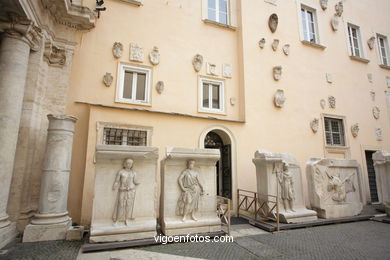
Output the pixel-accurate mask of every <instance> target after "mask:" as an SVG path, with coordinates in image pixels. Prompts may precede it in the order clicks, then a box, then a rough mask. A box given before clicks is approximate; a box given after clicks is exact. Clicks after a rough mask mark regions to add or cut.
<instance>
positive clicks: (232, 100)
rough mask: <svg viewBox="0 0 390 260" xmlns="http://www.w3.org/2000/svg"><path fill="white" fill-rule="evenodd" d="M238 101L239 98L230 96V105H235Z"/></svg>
mask: <svg viewBox="0 0 390 260" xmlns="http://www.w3.org/2000/svg"><path fill="white" fill-rule="evenodd" d="M236 103H237V98H235V97H231V98H230V105H232V106H234V105H235V104H236Z"/></svg>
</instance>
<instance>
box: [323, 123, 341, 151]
mask: <svg viewBox="0 0 390 260" xmlns="http://www.w3.org/2000/svg"><path fill="white" fill-rule="evenodd" d="M324 120H325V137H326V144H327V145H331V146H345V138H344V124H343V120H342V119H337V118H329V117H325V118H324Z"/></svg>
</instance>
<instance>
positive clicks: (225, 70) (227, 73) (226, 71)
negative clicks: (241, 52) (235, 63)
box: [222, 64, 233, 78]
mask: <svg viewBox="0 0 390 260" xmlns="http://www.w3.org/2000/svg"><path fill="white" fill-rule="evenodd" d="M232 73H233V68H232V65H231V64H222V76H223V77H225V78H231V77H232Z"/></svg>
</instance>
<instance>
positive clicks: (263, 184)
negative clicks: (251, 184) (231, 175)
mask: <svg viewBox="0 0 390 260" xmlns="http://www.w3.org/2000/svg"><path fill="white" fill-rule="evenodd" d="M252 161H253V163H254V164H255V165H256V178H257V192H258V194H263V195H273V196H276V195H278V196H279V217H280V222H283V223H300V222H307V221H313V220H316V219H317V213H316V212H315V211H313V210H309V209H307V208H306V207H305V201H304V197H303V189H302V176H301V169H300V167H299V164H298V162H297V160H296V159H295V158H294V157H293V156H292V155H291V154H287V153H270V152H267V151H261V150H259V151H256V153H255V158H254V159H253V160H252ZM283 167H285V168H284V169H283ZM291 206H292V208H291ZM275 213H276V210H275Z"/></svg>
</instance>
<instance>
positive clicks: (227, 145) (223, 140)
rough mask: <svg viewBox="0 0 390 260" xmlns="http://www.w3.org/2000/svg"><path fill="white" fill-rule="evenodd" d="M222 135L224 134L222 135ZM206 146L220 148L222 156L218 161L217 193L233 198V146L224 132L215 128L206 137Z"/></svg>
mask: <svg viewBox="0 0 390 260" xmlns="http://www.w3.org/2000/svg"><path fill="white" fill-rule="evenodd" d="M221 135H222V136H221ZM204 148H206V149H207V148H209V149H219V150H220V152H221V158H220V160H219V161H218V162H217V165H216V169H217V174H216V175H217V195H219V196H222V197H225V198H229V199H232V156H231V154H232V146H231V142H230V139H229V138H228V137H227V136H224V135H223V133H222V134H221V133H218V131H217V130H213V131H210V132H208V133H207V135H206V136H205V138H204Z"/></svg>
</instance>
